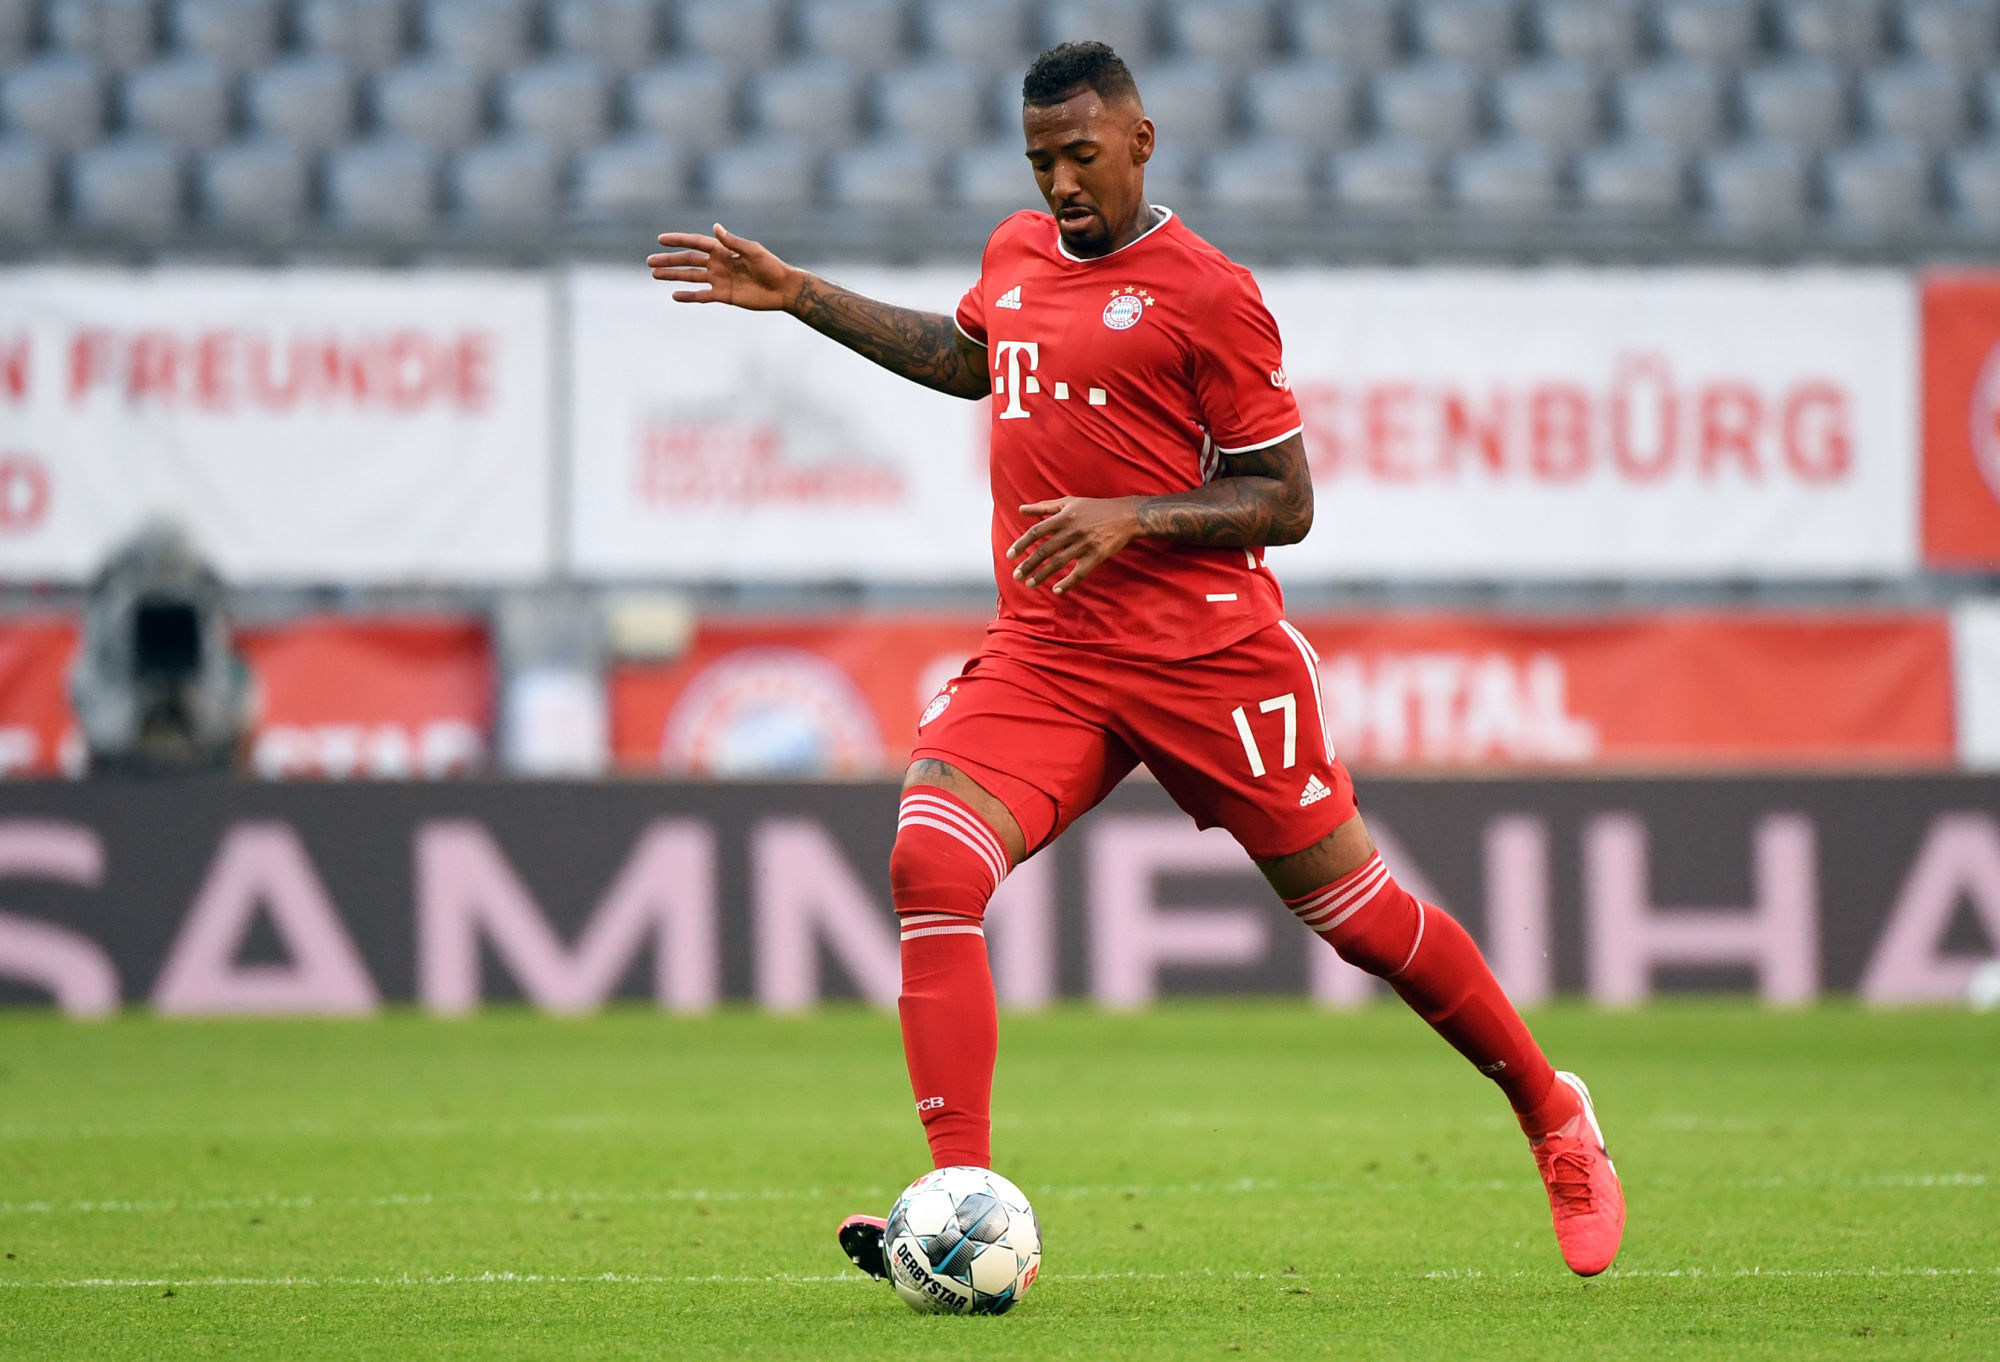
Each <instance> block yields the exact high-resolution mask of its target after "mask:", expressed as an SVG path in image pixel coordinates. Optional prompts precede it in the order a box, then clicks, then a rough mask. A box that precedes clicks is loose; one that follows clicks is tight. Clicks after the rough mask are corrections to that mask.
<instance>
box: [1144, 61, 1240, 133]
mask: <svg viewBox="0 0 2000 1362" xmlns="http://www.w3.org/2000/svg"><path fill="white" fill-rule="evenodd" d="M1138 80H1139V94H1140V97H1141V98H1142V99H1143V100H1144V101H1145V105H1146V113H1147V115H1148V116H1149V117H1151V118H1152V120H1153V123H1154V125H1155V126H1156V127H1157V128H1158V129H1159V132H1160V140H1161V142H1162V143H1163V144H1165V145H1170V146H1178V147H1184V148H1186V149H1188V150H1191V151H1199V150H1202V149H1205V148H1208V147H1212V146H1215V145H1216V144H1217V143H1219V142H1223V141H1225V140H1227V139H1228V137H1229V133H1230V122H1231V112H1232V101H1231V99H1230V80H1229V76H1228V75H1227V73H1225V72H1224V71H1223V69H1222V68H1221V67H1219V66H1217V65H1215V64H1214V63H1213V62H1207V61H1201V60H1198V59H1197V60H1192V61H1179V62H1174V63H1172V64H1170V65H1167V66H1157V67H1151V68H1148V69H1146V70H1143V71H1141V72H1139V73H1138Z"/></svg>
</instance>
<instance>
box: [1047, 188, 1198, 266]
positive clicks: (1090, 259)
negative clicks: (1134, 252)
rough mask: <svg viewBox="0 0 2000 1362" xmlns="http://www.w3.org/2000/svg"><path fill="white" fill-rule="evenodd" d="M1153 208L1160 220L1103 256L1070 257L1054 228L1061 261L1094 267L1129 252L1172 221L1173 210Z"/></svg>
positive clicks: (1162, 204)
mask: <svg viewBox="0 0 2000 1362" xmlns="http://www.w3.org/2000/svg"><path fill="white" fill-rule="evenodd" d="M1153 207H1155V208H1157V209H1159V210H1160V220H1159V221H1158V222H1156V223H1154V224H1153V225H1152V226H1151V227H1148V228H1147V229H1146V230H1145V231H1143V232H1141V233H1139V235H1137V236H1135V237H1133V238H1132V239H1131V240H1130V241H1128V242H1126V243H1125V244H1124V245H1123V246H1120V247H1119V248H1118V250H1117V251H1108V252H1106V253H1105V254H1103V255H1091V256H1083V255H1071V254H1070V253H1069V247H1067V246H1065V245H1063V239H1062V228H1061V227H1057V228H1056V249H1057V250H1058V251H1061V252H1062V257H1063V259H1065V260H1074V261H1075V262H1076V263H1077V264H1079V265H1095V264H1096V263H1097V262H1098V261H1100V260H1109V259H1110V258H1111V257H1112V256H1114V255H1117V254H1118V252H1119V251H1129V250H1131V249H1132V248H1133V247H1134V246H1136V245H1138V244H1139V243H1140V242H1142V241H1144V240H1145V239H1146V238H1147V237H1149V236H1151V235H1152V234H1153V233H1155V232H1157V231H1159V230H1160V229H1161V228H1162V227H1164V226H1166V225H1167V224H1168V223H1170V222H1172V221H1173V220H1174V210H1173V209H1171V208H1169V207H1167V206H1166V205H1165V204H1164V203H1156V204H1154V205H1153Z"/></svg>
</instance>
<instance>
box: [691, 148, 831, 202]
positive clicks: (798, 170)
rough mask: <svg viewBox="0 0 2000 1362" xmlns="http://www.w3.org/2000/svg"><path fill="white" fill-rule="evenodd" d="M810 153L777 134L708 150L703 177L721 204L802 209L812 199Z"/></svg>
mask: <svg viewBox="0 0 2000 1362" xmlns="http://www.w3.org/2000/svg"><path fill="white" fill-rule="evenodd" d="M813 160H814V158H813V153H812V151H811V149H810V148H808V147H806V146H804V145H802V144H800V143H798V142H793V141H788V140H786V139H784V138H778V137H762V138H757V139H755V140H753V141H749V142H742V143H739V144H737V145H736V146H733V147H725V148H723V149H722V150H720V151H714V152H710V153H709V155H708V158H707V161H706V163H705V164H704V166H703V168H702V169H703V176H702V177H703V179H704V181H705V182H706V185H707V188H708V197H709V200H710V201H711V202H713V203H714V204H716V205H718V206H721V207H730V208H742V207H756V208H803V207H805V206H807V205H808V204H810V203H811V202H812V201H813Z"/></svg>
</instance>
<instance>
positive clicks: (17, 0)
mask: <svg viewBox="0 0 2000 1362" xmlns="http://www.w3.org/2000/svg"><path fill="white" fill-rule="evenodd" d="M38 8H39V6H38V5H37V4H36V3H35V0H0V68H4V67H7V66H11V65H13V64H14V63H15V62H18V61H20V60H21V59H22V58H23V57H25V56H26V55H27V53H28V44H29V43H30V42H32V41H33V40H34V37H35V14H36V11H37V10H38Z"/></svg>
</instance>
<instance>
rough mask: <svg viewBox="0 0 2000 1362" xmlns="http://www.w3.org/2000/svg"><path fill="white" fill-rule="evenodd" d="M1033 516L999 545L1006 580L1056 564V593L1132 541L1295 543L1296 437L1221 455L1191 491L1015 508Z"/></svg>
mask: <svg viewBox="0 0 2000 1362" xmlns="http://www.w3.org/2000/svg"><path fill="white" fill-rule="evenodd" d="M1021 512H1022V514H1024V515H1032V516H1041V517H1042V519H1040V520H1038V521H1036V522H1035V523H1034V524H1033V525H1031V526H1029V527H1028V532H1027V533H1026V534H1024V535H1022V536H1021V537H1020V538H1019V539H1017V540H1015V541H1014V545H1013V547H1012V548H1010V549H1008V550H1007V556H1008V557H1009V558H1010V559H1014V558H1018V559H1020V562H1018V563H1017V564H1016V565H1015V567H1014V580H1015V581H1017V582H1025V583H1027V584H1028V585H1029V586H1031V587H1038V586H1041V585H1042V584H1043V583H1045V582H1047V581H1048V580H1049V579H1050V578H1052V577H1054V576H1055V575H1056V574H1057V573H1058V572H1061V571H1062V569H1063V568H1065V567H1067V568H1069V572H1068V574H1067V575H1066V576H1064V577H1063V578H1062V580H1061V581H1059V582H1057V583H1056V585H1055V591H1056V594H1057V595H1061V594H1062V593H1063V592H1065V591H1068V590H1069V589H1070V588H1071V587H1073V586H1075V585H1076V584H1077V583H1078V582H1081V581H1082V580H1083V579H1084V578H1085V577H1088V576H1089V575H1090V574H1091V573H1092V572H1094V571H1096V570H1097V567H1098V565H1099V564H1101V563H1103V562H1104V561H1105V560H1106V559H1107V558H1110V557H1111V556H1112V555H1113V554H1115V553H1117V552H1118V551H1119V550H1121V549H1123V548H1124V547H1125V546H1126V545H1127V544H1129V543H1131V542H1132V541H1133V540H1134V539H1166V540H1171V541H1172V542H1174V543H1176V544H1199V545H1201V546H1203V547H1205V548H1218V549H1257V548H1264V547H1266V546H1268V545H1271V544H1296V543H1298V542H1299V541H1300V540H1301V539H1304V538H1305V537H1306V532H1307V531H1308V530H1310V529H1312V521H1313V492H1312V475H1311V473H1310V472H1309V471H1308V470H1307V467H1306V444H1305V440H1304V439H1303V438H1302V437H1300V436H1297V435H1293V436H1291V437H1290V438H1288V439H1284V440H1280V441H1279V442H1278V443H1277V444H1275V445H1269V446H1266V447H1265V448H1263V449H1252V450H1247V451H1245V452H1244V453H1242V454H1236V455H1224V456H1223V461H1222V475H1221V476H1220V477H1218V478H1216V479H1215V481H1213V482H1210V483H1207V484H1205V485H1203V486H1201V487H1197V488H1195V489H1194V490H1193V491H1191V492H1170V493H1167V494H1165V495H1163V496H1157V497H1111V498H1091V497H1059V498H1057V499H1056V500H1054V501H1040V502H1036V503H1035V504H1034V505H1032V506H1023V507H1022V508H1021Z"/></svg>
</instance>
